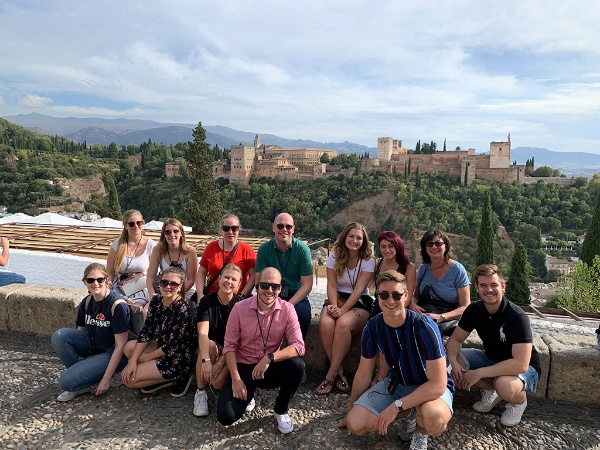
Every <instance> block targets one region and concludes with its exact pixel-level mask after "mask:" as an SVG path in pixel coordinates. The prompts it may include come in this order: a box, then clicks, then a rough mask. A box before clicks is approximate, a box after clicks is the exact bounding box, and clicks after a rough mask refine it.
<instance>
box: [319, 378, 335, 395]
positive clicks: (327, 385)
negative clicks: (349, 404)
mask: <svg viewBox="0 0 600 450" xmlns="http://www.w3.org/2000/svg"><path fill="white" fill-rule="evenodd" d="M332 390H333V381H329V380H328V379H327V378H325V379H324V380H323V381H322V382H321V384H320V385H319V387H318V388H316V389H315V394H317V395H329V394H331V391H332Z"/></svg>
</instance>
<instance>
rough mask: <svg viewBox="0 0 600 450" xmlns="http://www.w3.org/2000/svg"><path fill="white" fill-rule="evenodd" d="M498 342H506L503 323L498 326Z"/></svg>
mask: <svg viewBox="0 0 600 450" xmlns="http://www.w3.org/2000/svg"><path fill="white" fill-rule="evenodd" d="M500 342H506V335H505V334H504V325H502V326H501V327H500Z"/></svg>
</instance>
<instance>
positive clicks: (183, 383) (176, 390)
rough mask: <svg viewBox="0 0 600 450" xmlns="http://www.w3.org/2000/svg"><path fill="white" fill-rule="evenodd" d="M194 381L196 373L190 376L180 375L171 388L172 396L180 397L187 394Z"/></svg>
mask: <svg viewBox="0 0 600 450" xmlns="http://www.w3.org/2000/svg"><path fill="white" fill-rule="evenodd" d="M192 381H194V375H190V376H189V377H187V378H185V377H179V378H177V379H176V380H175V386H173V388H172V389H171V397H175V398H179V397H183V396H184V395H185V394H187V391H188V389H189V388H190V386H191V385H192Z"/></svg>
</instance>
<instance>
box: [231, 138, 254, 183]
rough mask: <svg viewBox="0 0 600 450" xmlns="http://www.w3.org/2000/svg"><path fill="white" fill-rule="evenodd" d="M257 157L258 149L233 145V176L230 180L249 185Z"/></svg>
mask: <svg viewBox="0 0 600 450" xmlns="http://www.w3.org/2000/svg"><path fill="white" fill-rule="evenodd" d="M257 137H258V136H257ZM255 142H256V140H255ZM259 142H260V140H259ZM255 157H256V149H255V148H254V147H252V146H250V145H243V144H240V145H233V146H232V147H231V175H230V177H229V180H230V181H234V182H238V183H244V184H248V181H249V180H250V175H252V171H253V170H254V168H255Z"/></svg>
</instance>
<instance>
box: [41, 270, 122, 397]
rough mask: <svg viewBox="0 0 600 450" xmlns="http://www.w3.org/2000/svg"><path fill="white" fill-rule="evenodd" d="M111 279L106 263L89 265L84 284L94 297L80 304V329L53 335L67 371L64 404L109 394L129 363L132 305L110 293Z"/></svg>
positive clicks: (63, 377)
mask: <svg viewBox="0 0 600 450" xmlns="http://www.w3.org/2000/svg"><path fill="white" fill-rule="evenodd" d="M107 280H108V273H107V271H106V268H105V267H104V266H103V265H102V264H98V263H93V264H90V265H89V266H87V267H86V268H85V270H84V272H83V280H82V281H83V284H84V285H85V286H86V288H87V290H88V291H89V292H90V295H88V296H86V297H85V298H84V299H83V300H82V301H81V303H80V304H79V309H78V310H77V320H76V321H75V324H76V326H77V329H73V328H61V329H60V330H58V331H56V332H54V334H53V335H52V338H51V339H52V347H53V348H54V351H55V352H56V353H57V354H58V357H59V358H60V359H61V361H62V362H63V363H64V365H65V366H66V368H67V370H65V371H64V372H63V373H62V374H61V375H60V377H59V378H58V385H59V387H60V388H61V389H62V390H63V391H64V392H62V393H61V394H60V395H59V396H58V399H57V400H58V401H60V402H68V401H69V400H73V399H74V398H75V397H76V396H78V395H80V394H84V393H86V392H93V393H94V394H96V395H101V394H103V393H105V392H107V391H108V390H109V389H110V379H111V377H112V376H113V375H114V373H115V372H117V371H119V370H121V369H123V367H125V365H126V364H127V358H125V356H124V355H123V348H124V347H125V344H126V343H127V335H128V333H129V306H127V303H126V302H124V301H123V300H119V299H118V298H117V297H116V296H115V295H114V294H113V293H112V292H111V291H110V289H109V287H108V281H107ZM96 383H98V386H97V387H96V388H95V389H92V390H91V391H90V388H91V387H92V386H93V385H94V384H96Z"/></svg>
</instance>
